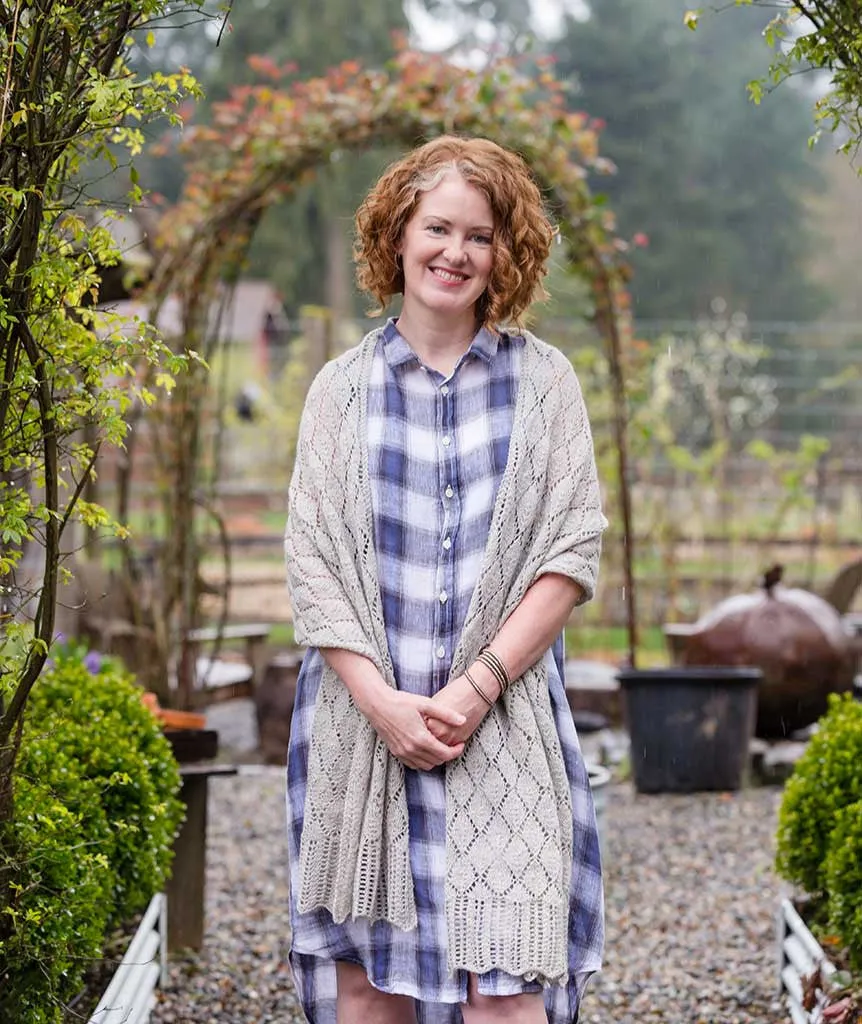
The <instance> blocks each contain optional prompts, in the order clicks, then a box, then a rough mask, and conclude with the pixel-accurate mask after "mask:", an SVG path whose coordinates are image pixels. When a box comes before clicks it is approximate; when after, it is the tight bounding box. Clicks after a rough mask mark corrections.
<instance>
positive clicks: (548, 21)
mask: <svg viewBox="0 0 862 1024" xmlns="http://www.w3.org/2000/svg"><path fill="white" fill-rule="evenodd" d="M530 7H531V8H532V11H533V24H534V28H535V29H536V32H537V33H538V34H539V35H542V36H554V35H556V34H557V33H558V32H559V30H560V27H561V23H562V16H563V12H564V11H569V12H570V13H572V14H574V15H579V14H584V13H585V12H586V4H585V3H584V2H583V0H530ZM405 8H406V10H407V15H408V17H409V18H410V23H411V24H412V26H413V29H414V31H415V32H416V35H417V36H418V37H419V40H420V42H421V44H422V45H423V46H427V47H428V48H429V49H433V50H438V49H439V50H442V49H445V48H446V47H447V46H451V45H452V44H453V43H454V42H455V40H456V39H457V37H458V32H457V30H456V29H455V28H453V27H452V26H448V25H446V24H445V23H444V22H442V21H440V20H439V19H437V18H432V17H431V16H430V15H428V14H427V13H426V12H425V11H424V9H422V7H421V5H420V4H419V3H417V2H416V0H407V2H406V4H405Z"/></svg>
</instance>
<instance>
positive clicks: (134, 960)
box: [88, 893, 168, 1024]
mask: <svg viewBox="0 0 862 1024" xmlns="http://www.w3.org/2000/svg"><path fill="white" fill-rule="evenodd" d="M167 936H168V928H167V899H166V897H165V895H164V894H163V893H157V894H156V895H155V896H153V898H152V899H151V900H150V904H149V906H148V907H147V909H146V910H145V911H144V914H143V917H142V918H141V921H140V924H139V925H138V927H137V929H136V930H135V932H134V934H133V935H132V937H131V939H130V940H129V944H128V946H127V948H126V951H125V954H124V956H123V958H122V960H121V961H120V963H119V965H118V966H117V969H116V971H114V975H113V977H112V978H111V980H110V982H109V983H108V987H107V988H106V989H105V991H104V993H103V995H102V997H101V999H100V1000H99V1002H98V1005H97V1006H96V1009H95V1010H93V1012H92V1014H91V1016H90V1018H89V1021H88V1024H147V1022H148V1021H149V1019H150V1012H151V1011H152V1009H153V1007H154V1006H155V1003H156V989H157V988H158V986H159V985H163V984H166V982H167Z"/></svg>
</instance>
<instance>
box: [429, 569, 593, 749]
mask: <svg viewBox="0 0 862 1024" xmlns="http://www.w3.org/2000/svg"><path fill="white" fill-rule="evenodd" d="M581 595H582V589H581V586H580V584H578V583H576V582H575V581H574V580H572V579H570V578H569V577H568V576H563V575H560V574H559V573H547V574H546V575H544V576H540V577H539V579H537V580H536V582H535V583H533V585H532V586H531V587H530V588H529V590H528V591H527V592H526V594H524V596H523V598H522V599H521V601H520V603H519V604H518V605H517V606H516V608H515V610H514V611H513V612H512V614H511V615H510V616H509V618H508V619H506V621H505V622H504V623H503V625H502V626H501V627H500V631H499V632H498V633H497V635H496V637H494V639H493V640H492V642H491V644H490V647H491V649H492V650H493V652H494V653H495V654H496V655H497V657H498V658H500V660H501V661H502V662H503V664H504V665H505V666H506V669H507V671H508V673H509V678H510V679H512V680H515V679H517V678H518V677H519V676H520V675H523V673H524V672H526V670H527V669H528V668H530V667H531V666H532V665H535V664H536V662H537V661H538V660H539V659H540V658H542V657H543V656H544V655H545V653H546V652H547V651H548V649H549V648H550V647H551V645H552V644H553V642H554V641H555V640H556V639H557V637H558V636H559V634H560V632H561V630H562V629H563V627H564V626H565V624H566V622H567V621H568V619H569V616H570V615H571V613H572V609H573V608H574V607H575V605H576V604H577V603H578V601H579V599H580V597H581ZM469 672H470V675H471V676H472V677H473V679H474V680H475V681H476V683H477V684H478V685H479V686H480V687H481V688H482V690H484V692H485V693H486V694H487V695H488V697H489V698H490V699H491V700H492V701H493V700H496V699H497V698H498V697H499V696H500V686H499V684H498V683H497V680H496V679H495V678H494V674H493V673H492V672H491V670H490V669H489V668H487V666H485V665H484V664H483V663H482V662H479V661H476V662H474V663H473V664H472V665H471V666H470V668H469ZM432 699H433V701H434V702H435V703H438V704H440V705H444V706H446V707H448V708H451V709H453V710H455V711H460V712H461V713H462V714H463V715H464V716H465V719H466V720H465V722H464V724H463V725H460V726H454V727H453V726H452V725H450V724H449V723H445V724H444V723H442V722H441V721H440V720H439V719H436V720H433V721H429V723H428V727H429V729H430V730H431V732H433V733H434V735H435V736H437V737H438V739H441V740H443V742H445V743H454V742H457V741H460V742H462V743H463V742H466V740H467V739H469V737H470V736H471V735H472V734H473V733H474V732H475V730H476V729H477V728H478V726H479V723H480V722H481V721H482V719H483V718H484V717H485V715H486V714H487V712H488V711H489V707H488V704H487V703H485V701H483V700H482V698H481V697H480V696H479V695H478V694H477V693H476V691H475V690H474V689H473V687H472V686H471V685H470V682H469V680H468V679H467V677H466V676H463V675H462V676H457V677H456V678H455V679H452V680H450V682H449V683H447V684H446V686H444V687H443V689H442V690H440V691H439V692H438V693H436V694H435V695H434V697H433V698H432Z"/></svg>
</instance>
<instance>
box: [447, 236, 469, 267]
mask: <svg viewBox="0 0 862 1024" xmlns="http://www.w3.org/2000/svg"><path fill="white" fill-rule="evenodd" d="M443 255H444V257H445V258H446V259H447V260H448V261H449V263H452V264H459V263H463V262H464V260H465V259H466V258H467V253H466V252H465V250H464V243H463V242H462V241H461V240H460V239H457V238H450V239H449V244H448V245H447V246H446V248H445V250H444V251H443Z"/></svg>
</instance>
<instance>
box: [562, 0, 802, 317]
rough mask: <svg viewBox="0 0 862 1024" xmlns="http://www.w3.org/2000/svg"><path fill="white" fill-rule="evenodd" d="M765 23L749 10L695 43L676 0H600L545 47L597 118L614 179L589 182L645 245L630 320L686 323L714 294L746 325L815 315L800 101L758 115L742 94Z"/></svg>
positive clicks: (712, 24)
mask: <svg viewBox="0 0 862 1024" xmlns="http://www.w3.org/2000/svg"><path fill="white" fill-rule="evenodd" d="M745 14H747V15H748V16H747V17H745V16H743V15H745ZM765 21H766V19H765V16H764V12H762V11H756V10H750V11H748V12H740V13H739V16H738V17H735V18H714V19H710V20H709V21H708V22H704V23H703V24H702V25H701V26H700V28H699V29H698V32H697V33H696V35H692V33H690V32H689V31H688V30H687V29H686V27H685V25H684V24H683V20H682V8H681V7H680V5H679V2H678V0H653V2H651V3H649V4H645V3H643V2H641V0H600V2H596V3H594V4H593V5H592V8H591V12H590V15H589V18H588V19H586V20H577V19H575V18H574V17H572V16H569V17H568V18H567V21H566V27H565V32H564V34H563V36H562V38H561V39H559V40H558V41H556V42H555V43H554V45H553V49H554V52H555V54H556V56H557V59H558V68H559V72H560V74H561V75H563V76H565V77H569V78H571V80H572V82H573V83H574V85H575V87H576V96H575V97H574V98H573V102H576V103H578V104H579V105H582V106H583V107H584V109H585V110H587V111H588V112H589V114H590V115H591V116H593V117H600V118H602V119H603V120H605V121H606V122H607V126H606V128H605V130H604V131H603V133H602V152H603V154H604V155H605V156H608V157H609V158H610V159H611V160H613V161H614V162H615V163H616V164H617V166H618V173H617V175H615V176H614V177H612V178H610V179H602V180H601V181H597V182H596V187H597V188H600V189H602V190H603V191H605V192H607V194H608V196H609V199H610V202H611V206H612V208H613V209H614V210H615V212H616V213H617V215H618V218H619V225H620V230H621V232H622V233H623V234H624V235H632V234H634V233H635V232H642V233H644V234H646V235H647V236H648V238H649V244H648V246H647V247H646V248H645V249H642V250H637V251H635V252H634V253H633V257H632V258H633V263H634V266H635V276H634V279H633V282H632V291H633V299H634V303H635V311H636V313H637V315H638V316H639V317H640V318H661V319H667V318H673V317H691V316H696V315H699V314H702V313H705V312H708V311H709V308H710V303H711V301H712V300H713V299H714V298H716V297H720V298H723V299H724V300H725V301H726V303H727V306H728V308H729V309H731V310H743V311H745V312H746V313H747V314H748V315H749V317H750V318H752V319H773V320H792V319H806V318H808V317H811V316H813V315H815V314H816V313H817V311H818V309H819V308H820V300H821V297H822V296H821V293H820V292H819V290H818V289H817V287H816V286H815V285H813V284H812V283H811V282H810V281H809V280H808V279H807V278H806V275H805V266H806V263H807V262H808V261H809V259H810V257H809V248H810V239H809V235H808V232H807V228H806V224H805V193H806V191H808V190H811V189H812V188H813V187H814V186H815V184H816V182H817V171H816V165H815V162H814V159H813V158H812V157H811V156H810V155H809V153H808V152H807V150H806V148H805V146H804V145H802V144H800V143H801V142H804V139H805V138H807V135H808V133H809V126H808V108H807V102H808V101H807V99H805V98H804V97H802V96H800V95H799V94H798V93H797V92H795V91H794V90H792V89H789V88H788V89H786V90H784V95H783V96H781V95H776V96H774V97H772V101H773V102H772V103H770V104H765V105H763V106H761V107H757V106H755V105H754V104H752V103H751V102H750V100H749V98H748V96H747V93H746V84H747V82H748V81H749V79H751V78H752V77H753V76H754V75H755V74H756V73H757V71H758V69H759V68H762V66H763V59H764V52H763V49H764V47H765V43H764V41H763V38H762V29H763V26H764V24H765Z"/></svg>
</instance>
